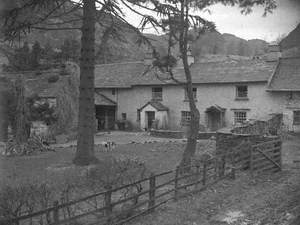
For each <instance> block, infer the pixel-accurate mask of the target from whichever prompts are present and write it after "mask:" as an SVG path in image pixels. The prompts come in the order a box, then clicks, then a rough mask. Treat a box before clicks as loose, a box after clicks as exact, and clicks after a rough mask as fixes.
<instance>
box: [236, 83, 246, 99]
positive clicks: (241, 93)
mask: <svg viewBox="0 0 300 225" xmlns="http://www.w3.org/2000/svg"><path fill="white" fill-rule="evenodd" d="M236 98H237V99H247V98H248V86H245V85H243V86H236Z"/></svg>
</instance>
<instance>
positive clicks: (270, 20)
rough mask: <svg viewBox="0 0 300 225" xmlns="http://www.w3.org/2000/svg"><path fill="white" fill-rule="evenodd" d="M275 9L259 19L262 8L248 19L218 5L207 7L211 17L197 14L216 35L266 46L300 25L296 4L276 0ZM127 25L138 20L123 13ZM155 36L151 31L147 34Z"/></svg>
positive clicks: (299, 3) (298, 0)
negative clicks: (218, 33) (217, 33)
mask: <svg viewBox="0 0 300 225" xmlns="http://www.w3.org/2000/svg"><path fill="white" fill-rule="evenodd" d="M277 6H278V7H277V8H276V9H275V10H274V11H273V13H272V14H268V15H267V16H266V17H263V16H262V15H263V8H262V7H255V8H254V9H253V12H252V13H251V14H249V15H241V13H240V9H239V8H238V7H229V6H223V5H221V4H217V5H214V6H212V7H210V8H209V9H210V11H211V14H209V13H197V14H199V15H201V16H203V17H204V18H206V19H208V20H210V21H212V22H214V23H215V24H216V27H217V30H218V31H219V32H220V33H230V34H234V35H236V36H238V37H241V38H244V39H246V40H249V39H263V40H265V41H268V42H272V41H274V40H276V39H277V38H278V37H279V36H282V35H287V34H288V33H289V32H291V31H292V30H293V29H294V28H295V27H296V26H297V24H299V23H300V0H277ZM127 17H128V19H129V21H130V22H131V23H132V24H134V25H138V22H139V19H138V17H137V16H135V15H133V14H132V13H127ZM147 32H149V33H155V31H154V30H152V31H151V30H147Z"/></svg>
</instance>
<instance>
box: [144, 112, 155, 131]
mask: <svg viewBox="0 0 300 225" xmlns="http://www.w3.org/2000/svg"><path fill="white" fill-rule="evenodd" d="M154 120H155V112H154V111H146V124H147V129H148V130H149V129H151V128H152V125H153V121H154Z"/></svg>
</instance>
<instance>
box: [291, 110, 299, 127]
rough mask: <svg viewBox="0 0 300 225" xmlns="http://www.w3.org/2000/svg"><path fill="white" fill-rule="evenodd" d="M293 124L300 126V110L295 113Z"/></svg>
mask: <svg viewBox="0 0 300 225" xmlns="http://www.w3.org/2000/svg"><path fill="white" fill-rule="evenodd" d="M293 117H294V118H293V124H294V125H300V110H298V111H294V116H293Z"/></svg>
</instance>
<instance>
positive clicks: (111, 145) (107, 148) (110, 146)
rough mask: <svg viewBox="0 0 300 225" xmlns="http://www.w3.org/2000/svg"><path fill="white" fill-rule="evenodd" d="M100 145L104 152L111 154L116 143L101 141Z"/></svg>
mask: <svg viewBox="0 0 300 225" xmlns="http://www.w3.org/2000/svg"><path fill="white" fill-rule="evenodd" d="M101 145H103V146H104V149H105V150H104V151H105V152H111V151H112V150H113V149H114V148H115V147H116V143H115V142H113V141H103V142H101Z"/></svg>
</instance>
